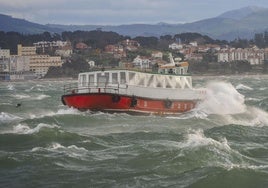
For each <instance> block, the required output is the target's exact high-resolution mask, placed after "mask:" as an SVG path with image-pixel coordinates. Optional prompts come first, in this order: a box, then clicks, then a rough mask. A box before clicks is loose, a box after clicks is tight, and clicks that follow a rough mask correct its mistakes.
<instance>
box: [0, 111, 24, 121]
mask: <svg viewBox="0 0 268 188" xmlns="http://www.w3.org/2000/svg"><path fill="white" fill-rule="evenodd" d="M19 119H21V118H20V117H18V116H15V115H12V114H9V113H5V112H1V114H0V123H9V122H12V121H14V120H19Z"/></svg>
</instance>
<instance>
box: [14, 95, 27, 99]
mask: <svg viewBox="0 0 268 188" xmlns="http://www.w3.org/2000/svg"><path fill="white" fill-rule="evenodd" d="M12 96H13V97H14V98H16V99H28V98H30V97H31V96H30V95H26V94H15V95H12Z"/></svg>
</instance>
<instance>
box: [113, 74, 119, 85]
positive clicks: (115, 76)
mask: <svg viewBox="0 0 268 188" xmlns="http://www.w3.org/2000/svg"><path fill="white" fill-rule="evenodd" d="M112 84H118V77H117V73H116V72H115V73H112Z"/></svg>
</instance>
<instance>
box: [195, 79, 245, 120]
mask: <svg viewBox="0 0 268 188" xmlns="http://www.w3.org/2000/svg"><path fill="white" fill-rule="evenodd" d="M244 101H245V99H244V96H243V95H242V94H240V93H239V92H238V91H237V90H236V89H235V88H234V86H233V85H232V84H230V83H226V82H211V83H209V84H208V85H207V87H206V98H205V100H204V101H202V102H201V103H200V104H198V106H197V110H199V111H202V112H204V113H206V114H221V115H225V114H239V113H243V112H245V111H246V105H245V104H244Z"/></svg>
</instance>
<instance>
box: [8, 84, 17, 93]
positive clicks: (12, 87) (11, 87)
mask: <svg viewBox="0 0 268 188" xmlns="http://www.w3.org/2000/svg"><path fill="white" fill-rule="evenodd" d="M7 89H8V90H10V91H13V90H14V89H15V88H14V85H12V84H8V85H7Z"/></svg>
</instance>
